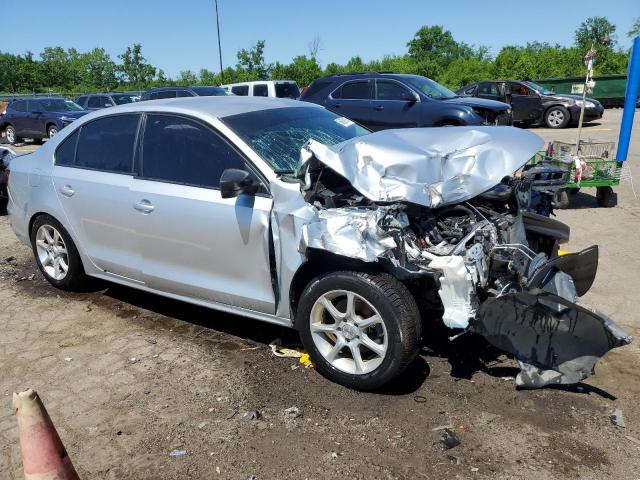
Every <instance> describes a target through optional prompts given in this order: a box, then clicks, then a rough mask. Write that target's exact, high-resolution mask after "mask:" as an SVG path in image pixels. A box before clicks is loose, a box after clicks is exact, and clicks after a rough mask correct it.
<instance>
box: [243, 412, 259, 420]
mask: <svg viewBox="0 0 640 480" xmlns="http://www.w3.org/2000/svg"><path fill="white" fill-rule="evenodd" d="M244 417H245V418H247V419H249V420H261V419H262V413H261V412H259V411H258V410H251V411H249V412H247V413H245V414H244Z"/></svg>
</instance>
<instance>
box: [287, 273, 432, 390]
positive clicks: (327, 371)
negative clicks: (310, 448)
mask: <svg viewBox="0 0 640 480" xmlns="http://www.w3.org/2000/svg"><path fill="white" fill-rule="evenodd" d="M296 327H297V328H298V330H299V331H300V336H301V338H302V342H303V344H304V346H305V348H306V350H307V351H308V352H309V354H310V356H311V358H312V360H313V362H314V363H315V365H316V367H317V369H318V371H319V372H320V373H322V374H323V375H324V376H325V377H327V378H328V379H330V380H332V381H334V382H336V383H339V384H341V385H344V386H346V387H349V388H354V389H356V390H375V389H378V388H380V387H382V386H384V385H385V384H387V383H389V382H391V381H392V380H393V379H394V378H396V377H397V376H398V375H399V374H400V373H401V372H403V371H404V370H405V369H406V368H407V366H408V365H409V364H410V363H411V362H412V361H413V360H414V359H415V357H416V355H417V354H418V350H419V342H420V331H421V321H420V314H419V312H418V307H417V306H416V302H415V300H414V298H413V297H412V295H411V293H410V292H409V290H408V289H407V288H406V287H405V286H404V285H403V284H402V283H400V282H399V281H398V280H397V279H395V278H394V277H392V276H390V275H387V274H377V275H371V274H366V273H360V272H336V273H331V274H328V275H326V276H323V277H319V278H316V279H315V280H313V281H312V282H311V283H310V284H309V285H308V286H307V288H306V289H305V291H304V293H303V294H302V297H301V299H300V302H299V305H298V312H297V315H296Z"/></svg>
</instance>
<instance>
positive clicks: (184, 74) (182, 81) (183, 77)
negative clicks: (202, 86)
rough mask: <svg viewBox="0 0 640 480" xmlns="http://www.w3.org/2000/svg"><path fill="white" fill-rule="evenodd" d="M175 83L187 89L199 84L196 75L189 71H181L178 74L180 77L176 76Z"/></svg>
mask: <svg viewBox="0 0 640 480" xmlns="http://www.w3.org/2000/svg"><path fill="white" fill-rule="evenodd" d="M176 83H177V84H178V85H182V86H184V87H187V86H190V85H197V84H198V83H199V79H198V75H196V74H195V73H194V72H192V71H191V70H183V71H181V72H180V75H179V76H178V79H177V80H176Z"/></svg>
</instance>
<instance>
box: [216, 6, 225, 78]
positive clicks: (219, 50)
mask: <svg viewBox="0 0 640 480" xmlns="http://www.w3.org/2000/svg"><path fill="white" fill-rule="evenodd" d="M215 2H216V27H217V29H218V55H219V57H220V83H224V73H223V71H222V46H221V44H220V19H219V18H218V0H215Z"/></svg>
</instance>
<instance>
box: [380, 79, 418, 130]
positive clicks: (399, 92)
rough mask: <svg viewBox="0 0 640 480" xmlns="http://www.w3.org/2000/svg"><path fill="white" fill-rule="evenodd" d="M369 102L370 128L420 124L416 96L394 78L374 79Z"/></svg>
mask: <svg viewBox="0 0 640 480" xmlns="http://www.w3.org/2000/svg"><path fill="white" fill-rule="evenodd" d="M374 97H375V99H374V100H373V102H372V103H371V120H370V122H369V126H370V128H371V130H374V131H375V130H383V129H385V128H405V127H419V126H420V108H419V105H418V102H417V96H416V94H414V93H413V92H412V91H410V90H409V89H408V88H407V87H405V86H404V85H402V84H401V83H399V82H396V81H395V80H376V88H375V95H374Z"/></svg>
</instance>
